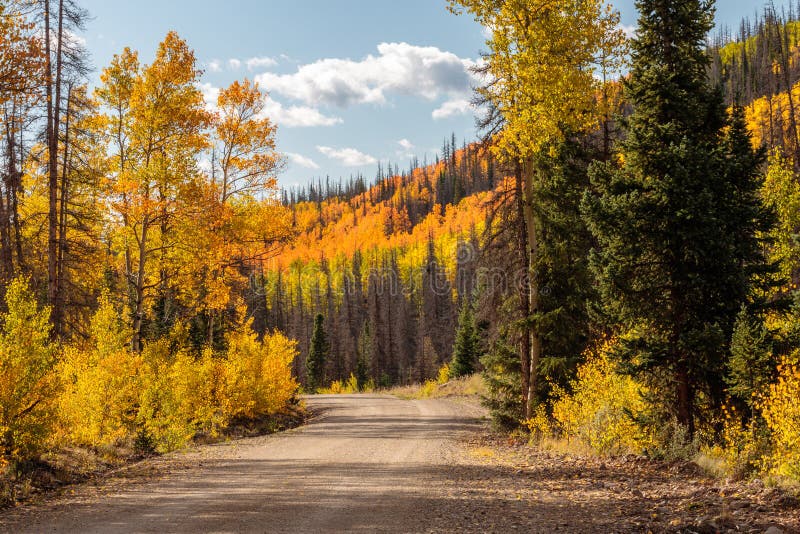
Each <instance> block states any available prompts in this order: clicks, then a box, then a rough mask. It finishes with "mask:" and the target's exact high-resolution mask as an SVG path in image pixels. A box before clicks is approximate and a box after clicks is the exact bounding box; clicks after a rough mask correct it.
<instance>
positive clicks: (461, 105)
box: [431, 98, 473, 120]
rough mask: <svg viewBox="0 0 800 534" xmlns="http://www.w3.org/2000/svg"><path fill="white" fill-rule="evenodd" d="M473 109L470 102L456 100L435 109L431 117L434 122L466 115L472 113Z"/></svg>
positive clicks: (461, 99) (460, 99)
mask: <svg viewBox="0 0 800 534" xmlns="http://www.w3.org/2000/svg"><path fill="white" fill-rule="evenodd" d="M472 109H473V108H472V104H470V102H469V100H466V99H463V98H457V99H455V100H448V101H447V102H445V103H444V104H442V105H441V106H439V107H438V108H436V109H434V110H433V113H431V116H432V117H433V118H434V120H440V119H447V118H449V117H453V116H455V115H465V114H467V113H469V112H470V111H472Z"/></svg>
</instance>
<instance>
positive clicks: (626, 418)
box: [532, 340, 652, 454]
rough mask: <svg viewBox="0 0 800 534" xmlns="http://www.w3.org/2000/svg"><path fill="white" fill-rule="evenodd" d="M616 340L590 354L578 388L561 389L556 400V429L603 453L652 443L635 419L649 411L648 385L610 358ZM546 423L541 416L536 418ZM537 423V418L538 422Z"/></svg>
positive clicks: (580, 372)
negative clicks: (645, 395) (618, 367)
mask: <svg viewBox="0 0 800 534" xmlns="http://www.w3.org/2000/svg"><path fill="white" fill-rule="evenodd" d="M614 343H615V341H614V340H610V341H607V342H605V343H604V344H602V345H601V346H600V347H599V348H597V349H596V350H590V351H589V352H588V353H587V354H586V362H585V363H584V364H583V365H581V366H580V368H579V369H578V373H577V377H576V378H575V380H574V381H573V382H572V384H571V386H572V387H571V389H572V393H567V392H564V391H561V392H557V397H558V398H557V400H555V401H554V403H553V414H552V415H553V420H554V423H555V425H554V426H555V430H556V432H557V433H558V434H559V435H560V436H561V437H562V438H566V439H567V440H570V441H571V440H576V441H578V442H580V443H581V444H582V445H586V446H589V447H591V448H592V449H594V450H595V451H597V452H599V453H601V454H613V453H619V452H637V453H639V452H643V451H644V450H646V449H648V448H649V447H650V446H651V445H652V439H651V437H650V436H649V435H648V433H647V432H646V431H645V430H643V429H642V427H641V426H640V425H639V424H637V422H636V421H635V419H636V418H637V417H638V416H640V415H642V414H644V413H645V411H646V410H647V403H646V401H645V399H644V398H643V396H642V394H643V392H644V388H643V386H642V385H641V384H639V383H638V382H637V381H636V380H634V379H633V378H632V377H630V376H625V375H622V374H619V373H617V372H616V370H615V366H614V364H613V363H612V362H611V360H610V358H609V354H610V352H611V349H612V348H613V344H614ZM534 422H535V423H536V424H537V425H539V426H541V417H537V418H536V419H535V421H534ZM534 422H532V423H534Z"/></svg>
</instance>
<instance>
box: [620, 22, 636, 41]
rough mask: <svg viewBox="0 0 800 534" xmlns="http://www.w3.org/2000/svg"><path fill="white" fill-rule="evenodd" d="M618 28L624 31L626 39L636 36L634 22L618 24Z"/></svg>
mask: <svg viewBox="0 0 800 534" xmlns="http://www.w3.org/2000/svg"><path fill="white" fill-rule="evenodd" d="M619 29H620V30H622V31H623V33H625V37H627V38H628V39H633V38H634V37H636V30H637V29H638V26H636V25H634V24H620V25H619Z"/></svg>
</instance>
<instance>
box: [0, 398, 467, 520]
mask: <svg viewBox="0 0 800 534" xmlns="http://www.w3.org/2000/svg"><path fill="white" fill-rule="evenodd" d="M307 403H308V405H309V408H310V409H311V411H312V413H314V414H316V415H315V416H314V418H313V419H312V420H311V421H310V423H309V424H308V425H306V426H304V427H302V428H299V429H296V430H293V431H289V432H286V433H283V434H277V435H272V436H264V437H258V438H251V439H243V440H237V441H235V442H230V443H224V444H220V445H213V446H204V447H200V448H198V449H197V450H194V451H191V452H189V453H188V454H186V455H181V458H180V462H181V463H183V464H186V462H187V461H188V463H189V464H190V466H191V464H194V467H190V468H188V469H182V470H179V472H173V473H172V474H171V475H169V476H166V477H161V478H160V479H156V480H151V481H147V482H139V483H131V484H123V485H122V487H114V485H111V487H109V488H105V489H103V488H101V489H100V490H99V491H90V490H88V489H83V491H82V490H79V491H78V492H77V493H76V494H75V495H74V496H71V497H67V498H64V499H58V500H56V501H55V502H53V503H50V504H47V505H44V506H43V507H41V506H40V507H30V508H28V509H23V510H16V511H13V512H11V513H10V514H8V515H7V516H6V517H4V518H2V517H0V529H2V530H11V531H14V532H17V533H21V532H120V533H122V532H125V533H127V532H244V531H248V532H324V531H342V530H345V531H364V532H374V531H424V530H427V529H428V528H430V527H431V526H432V525H431V524H429V523H428V522H429V521H430V520H431V518H435V517H436V515H437V513H438V512H437V511H438V510H439V509H440V506H439V501H440V500H441V499H443V498H444V496H443V495H442V493H441V492H442V487H441V486H442V482H443V481H444V480H446V471H447V466H448V465H449V464H450V463H451V460H452V454H453V452H454V444H455V442H456V440H458V439H460V438H463V437H464V436H465V435H466V434H468V433H470V432H472V431H474V430H475V429H476V427H477V425H478V422H477V420H476V417H475V415H476V414H475V411H474V410H470V409H468V408H467V407H466V406H465V405H462V404H458V403H453V402H449V401H438V400H423V401H404V400H398V399H396V398H394V397H389V396H380V395H354V396H348V395H339V396H316V397H312V398H309V399H308V401H307ZM126 486H127V487H126Z"/></svg>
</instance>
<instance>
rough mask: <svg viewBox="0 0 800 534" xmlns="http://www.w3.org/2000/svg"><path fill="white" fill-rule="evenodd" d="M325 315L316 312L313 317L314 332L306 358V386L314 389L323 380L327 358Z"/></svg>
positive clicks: (328, 347)
mask: <svg viewBox="0 0 800 534" xmlns="http://www.w3.org/2000/svg"><path fill="white" fill-rule="evenodd" d="M324 323H325V317H324V316H323V315H322V314H321V313H318V314H317V316H316V317H315V318H314V332H313V333H312V334H311V347H310V348H309V350H308V358H306V386H308V389H309V391H314V390H315V389H317V388H318V387H320V386H322V385H323V383H324V381H325V361H326V360H327V359H328V351H329V350H330V346H329V345H328V339H327V336H326V335H325V326H324Z"/></svg>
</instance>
